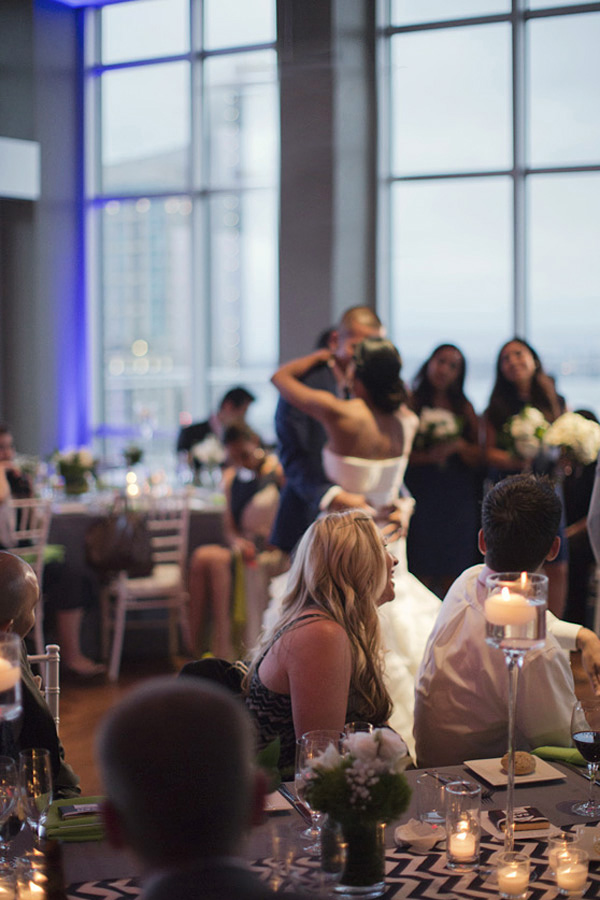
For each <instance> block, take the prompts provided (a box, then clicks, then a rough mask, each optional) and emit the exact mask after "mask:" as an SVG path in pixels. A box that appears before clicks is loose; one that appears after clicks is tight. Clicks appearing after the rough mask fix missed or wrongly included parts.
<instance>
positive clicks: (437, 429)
mask: <svg viewBox="0 0 600 900" xmlns="http://www.w3.org/2000/svg"><path fill="white" fill-rule="evenodd" d="M462 429H463V420H462V418H461V417H460V416H456V415H455V414H454V413H453V412H450V410H448V409H439V408H438V407H435V408H434V407H431V406H424V407H423V409H422V410H421V414H420V416H419V430H418V431H417V434H416V436H415V449H417V450H428V449H429V448H430V447H433V446H434V445H435V444H443V443H446V442H447V441H453V440H455V439H456V438H458V437H460V436H461V434H462Z"/></svg>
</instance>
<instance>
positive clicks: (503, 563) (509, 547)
mask: <svg viewBox="0 0 600 900" xmlns="http://www.w3.org/2000/svg"><path fill="white" fill-rule="evenodd" d="M560 516H561V502H560V500H559V498H558V496H557V495H556V492H555V490H554V487H553V484H552V482H551V481H550V479H549V478H546V477H536V476H535V475H513V476H512V477H510V478H505V479H504V480H503V481H500V482H498V484H496V485H495V486H494V487H493V488H492V489H491V491H490V492H489V493H488V494H487V496H486V497H485V499H484V501H483V510H482V514H481V524H482V527H483V536H484V538H485V546H486V553H485V561H486V564H487V565H488V566H490V568H492V569H494V570H495V571H496V572H524V571H527V572H535V571H536V569H538V568H539V567H540V566H541V565H542V564H543V562H544V560H545V559H546V557H547V556H548V553H549V552H550V548H551V547H552V542H553V540H554V538H555V537H556V533H557V531H558V525H559V522H560Z"/></svg>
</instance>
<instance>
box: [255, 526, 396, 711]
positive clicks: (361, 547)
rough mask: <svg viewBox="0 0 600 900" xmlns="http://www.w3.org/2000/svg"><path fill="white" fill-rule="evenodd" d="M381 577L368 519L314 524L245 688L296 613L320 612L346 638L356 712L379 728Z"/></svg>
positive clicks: (385, 697)
mask: <svg viewBox="0 0 600 900" xmlns="http://www.w3.org/2000/svg"><path fill="white" fill-rule="evenodd" d="M386 579H387V566H386V550H385V547H384V544H383V541H382V538H381V535H380V534H379V531H378V530H377V527H376V525H375V523H374V522H373V519H372V518H371V517H370V516H367V515H365V513H364V512H363V511H362V510H349V511H346V512H335V513H329V514H328V515H326V516H323V517H322V518H320V519H317V520H316V521H315V522H313V524H312V525H311V526H310V528H308V529H307V531H306V532H305V533H304V535H303V537H302V539H301V541H300V543H299V545H298V549H297V551H296V556H295V558H294V562H293V563H292V567H291V569H290V572H289V576H288V583H287V593H286V595H285V597H284V598H283V602H282V607H281V616H280V618H279V620H278V622H277V624H276V625H275V626H274V627H273V628H271V629H270V630H269V631H267V632H265V633H263V635H262V636H261V638H260V639H259V641H258V643H257V644H256V645H255V647H254V648H253V650H252V651H251V653H250V657H249V668H248V673H247V675H246V677H245V679H244V688H245V689H246V690H247V689H248V688H249V685H250V681H251V680H252V676H253V674H254V672H255V670H256V668H257V665H258V663H259V661H260V659H261V657H262V655H263V654H264V653H265V651H266V650H267V649H268V648H269V647H270V646H271V644H272V643H273V642H274V638H275V635H276V634H277V632H278V631H280V630H281V629H282V628H284V627H285V626H286V625H287V624H288V623H289V622H292V621H293V620H294V619H296V618H298V616H300V615H301V614H303V613H305V612H308V611H319V612H322V613H325V614H326V615H327V616H328V617H329V618H330V619H333V621H334V622H338V623H339V624H340V625H341V626H342V628H343V629H344V630H345V632H346V634H347V635H348V638H349V640H350V646H351V653H352V675H351V679H350V693H351V695H352V701H353V705H354V706H355V712H357V713H360V715H361V716H364V718H365V719H368V720H369V721H374V722H376V723H378V724H383V723H384V722H385V721H387V719H388V718H389V716H390V714H391V710H392V702H391V699H390V696H389V694H388V692H387V689H386V687H385V684H384V681H383V653H382V649H381V638H380V631H379V618H378V615H377V600H378V599H379V598H380V597H381V595H382V593H383V591H384V588H385V584H386Z"/></svg>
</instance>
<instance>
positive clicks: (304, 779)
mask: <svg viewBox="0 0 600 900" xmlns="http://www.w3.org/2000/svg"><path fill="white" fill-rule="evenodd" d="M343 737H344V735H343V733H342V732H341V731H325V730H317V731H307V732H306V733H305V734H303V735H302V737H300V738H298V740H297V741H296V776H295V788H296V796H297V797H298V800H300V801H301V802H302V803H303V804H304V805H305V806H306V808H307V809H308V811H309V813H310V815H311V819H312V823H311V826H310V828H307V829H306V830H305V831H304V832H303V836H304V837H305V838H306V839H307V840H308V844H307V846H306V847H305V849H306V850H307V851H308V852H309V853H315V854H317V853H319V852H320V844H319V841H320V838H321V820H322V818H323V816H322V814H321V813H319V812H318V811H317V810H315V809H312V807H311V805H310V801H309V799H308V797H307V795H306V789H307V786H308V783H309V782H310V780H311V778H312V771H313V770H312V767H311V763H312V762H313V760H315V759H316V758H317V757H318V756H320V755H321V754H322V753H324V752H325V750H327V748H328V747H329V746H330V745H331V744H333V745H334V746H335V747H336V748H337V749H338V750H340V748H341V742H342V740H343Z"/></svg>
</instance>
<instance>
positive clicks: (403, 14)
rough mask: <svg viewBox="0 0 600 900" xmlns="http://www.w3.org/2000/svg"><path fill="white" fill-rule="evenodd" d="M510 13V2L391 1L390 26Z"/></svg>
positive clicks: (471, 0) (466, 0) (469, 0)
mask: <svg viewBox="0 0 600 900" xmlns="http://www.w3.org/2000/svg"><path fill="white" fill-rule="evenodd" d="M507 12H510V0H458V2H453V3H448V0H392V25H414V24H416V23H417V22H435V21H445V20H450V19H466V18H469V17H470V16H489V15H494V14H496V15H497V14H500V13H507Z"/></svg>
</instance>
